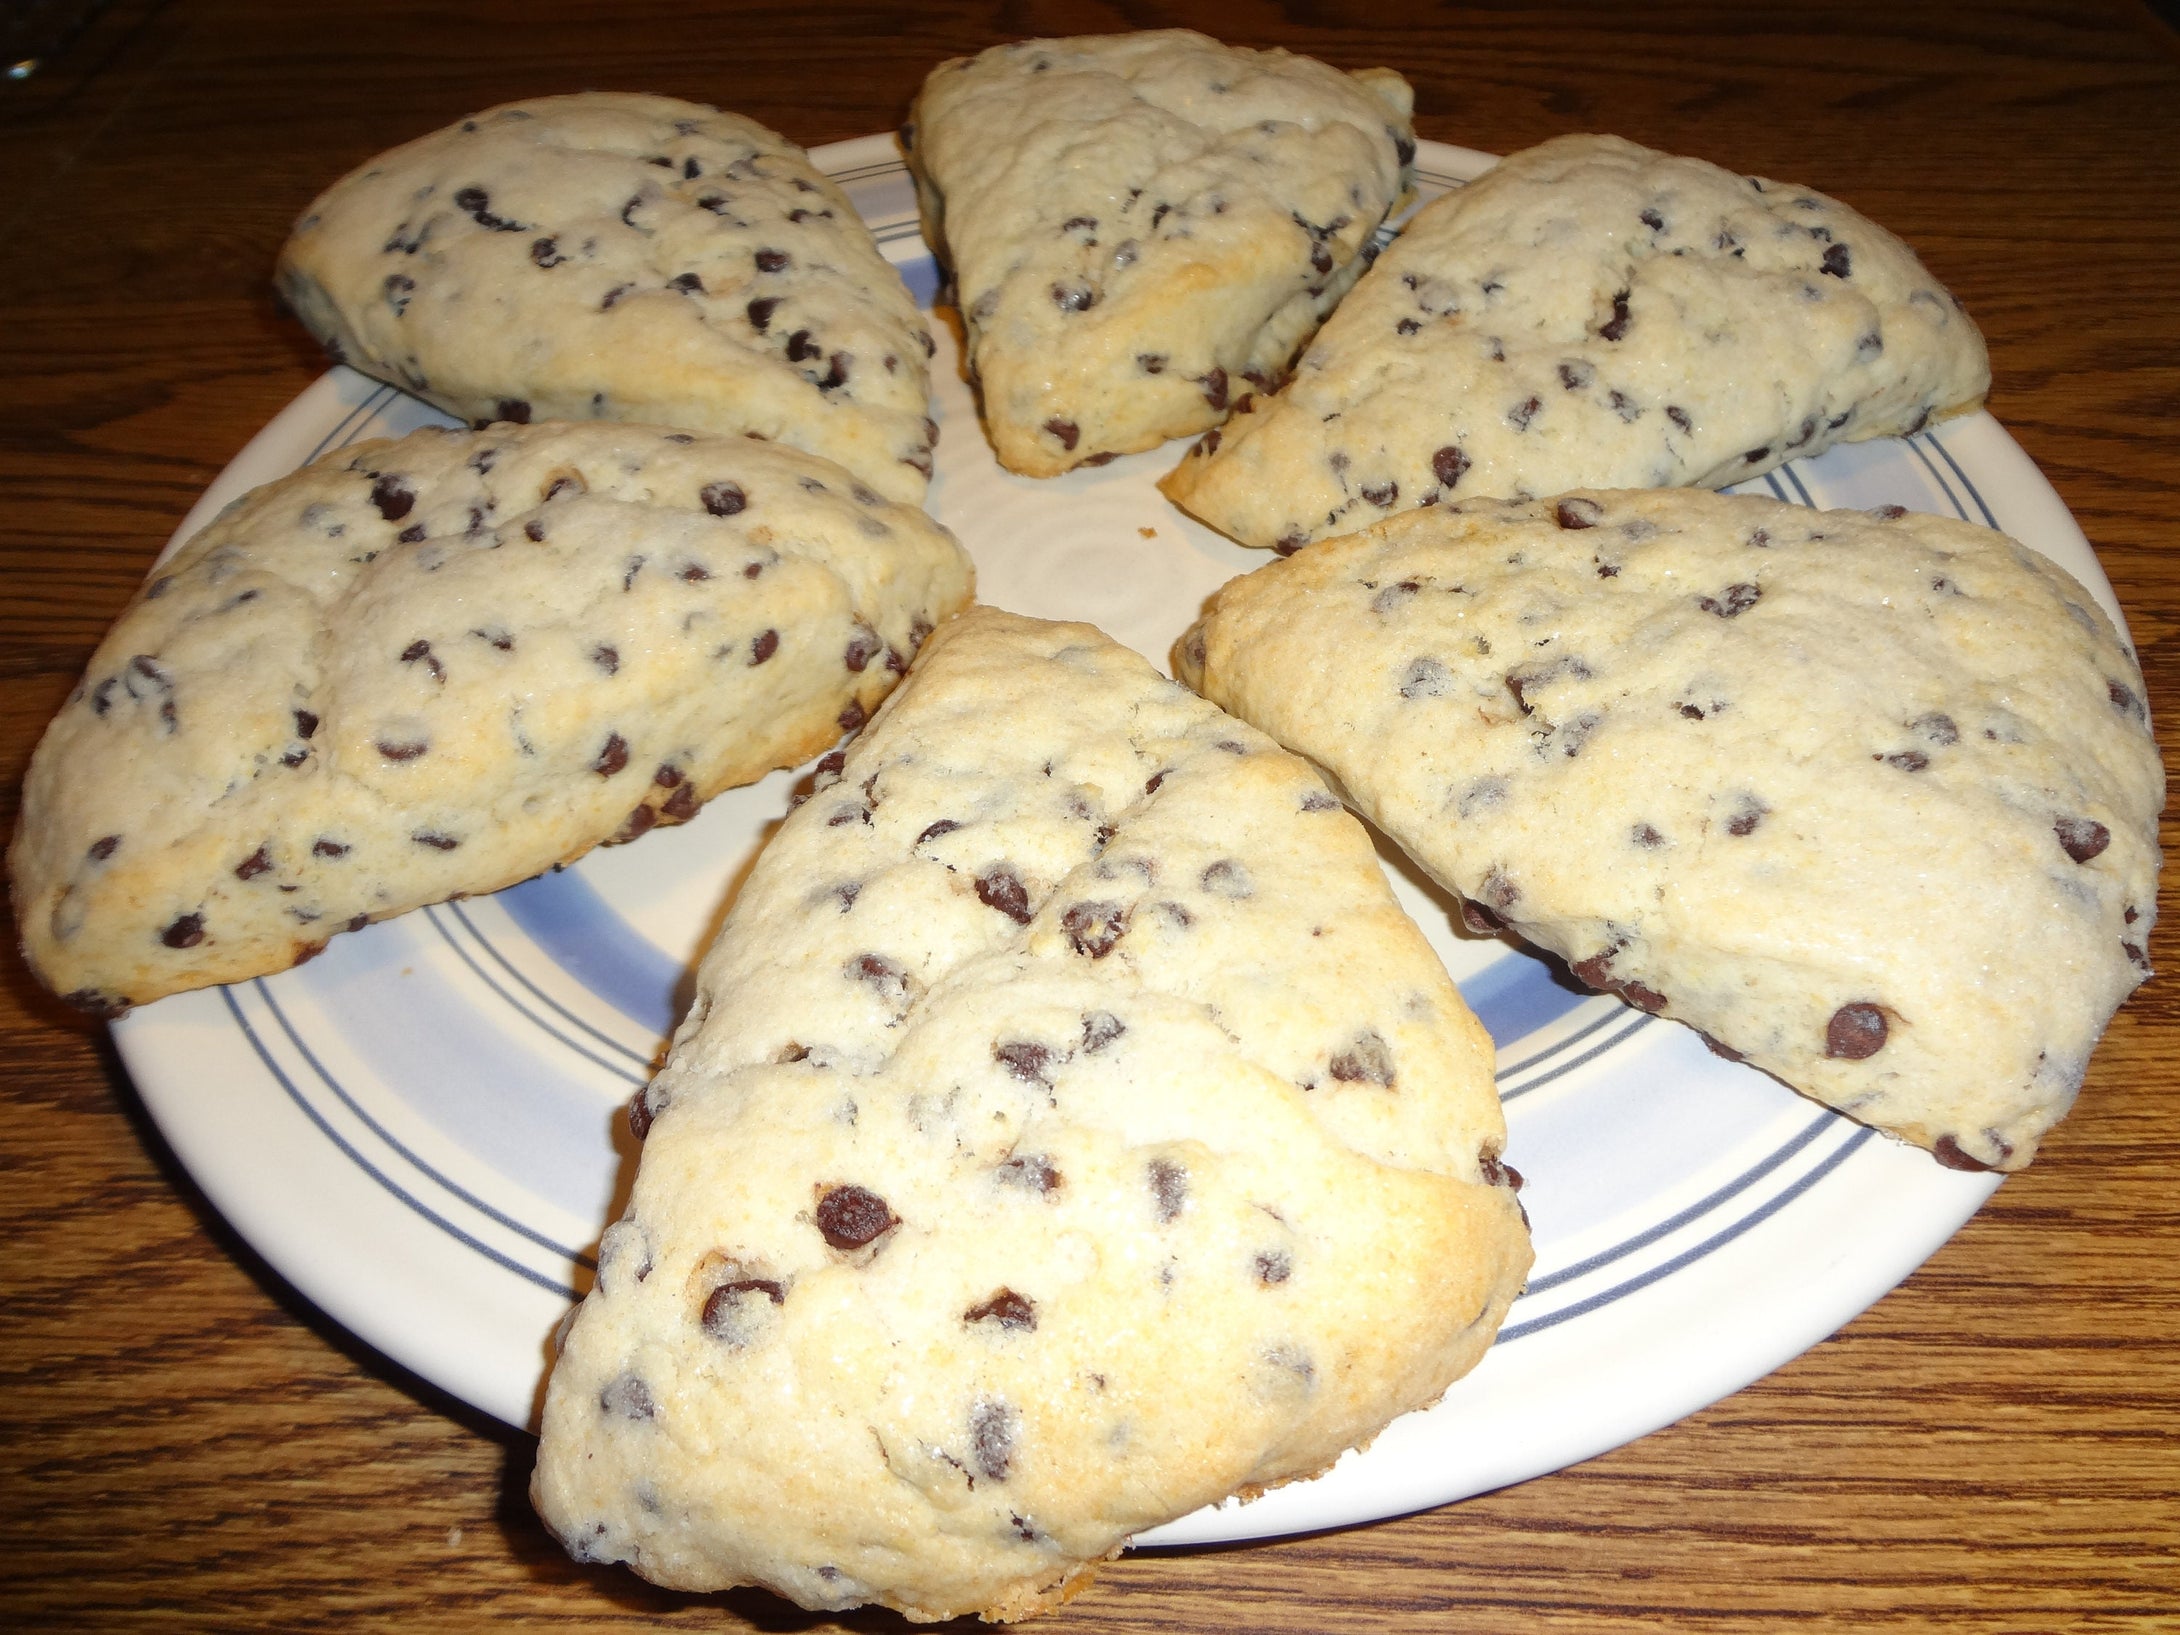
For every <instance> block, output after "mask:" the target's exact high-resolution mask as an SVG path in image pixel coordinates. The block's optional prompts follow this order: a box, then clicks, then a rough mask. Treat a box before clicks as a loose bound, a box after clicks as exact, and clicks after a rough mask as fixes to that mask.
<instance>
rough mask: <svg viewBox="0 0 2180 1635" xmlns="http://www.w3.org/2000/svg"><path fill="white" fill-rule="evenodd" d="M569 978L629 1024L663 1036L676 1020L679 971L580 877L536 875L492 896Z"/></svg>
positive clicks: (671, 1029) (678, 963)
mask: <svg viewBox="0 0 2180 1635" xmlns="http://www.w3.org/2000/svg"><path fill="white" fill-rule="evenodd" d="M493 900H494V901H495V902H497V903H498V904H499V905H500V907H502V908H504V909H505V910H506V911H507V917H508V918H509V919H511V920H513V921H514V922H515V924H517V925H518V926H520V927H521V928H522V929H523V931H524V932H526V933H527V934H528V935H529V937H530V939H531V941H533V942H535V943H536V944H537V945H538V947H539V948H540V949H541V950H542V951H543V952H544V953H545V955H546V957H547V958H549V959H551V960H552V961H553V963H554V964H556V965H558V966H559V967H560V968H561V969H562V970H564V971H566V972H567V973H568V975H570V976H572V977H574V978H575V980H576V981H578V982H580V983H582V984H583V986H584V987H586V988H588V989H589V990H590V991H591V992H592V993H594V994H596V995H597V996H598V997H599V998H600V999H603V1000H604V1001H605V1002H606V1003H607V1004H609V1005H611V1006H612V1007H613V1008H614V1009H615V1010H617V1011H619V1012H620V1013H621V1014H622V1015H623V1016H625V1017H627V1018H628V1019H629V1020H630V1021H631V1022H636V1023H640V1024H641V1025H642V1026H644V1027H647V1028H649V1029H650V1030H651V1031H652V1032H654V1033H657V1034H660V1035H664V1034H669V1033H672V1032H673V1031H674V1024H675V1023H676V1022H678V1021H680V1020H681V1007H680V1002H679V995H680V992H681V978H682V974H683V967H682V965H681V964H680V962H679V961H677V960H673V959H669V958H668V957H667V956H666V955H665V954H663V953H661V952H660V951H659V950H658V949H657V948H656V947H655V946H653V945H652V943H651V940H650V939H649V938H648V937H645V936H644V935H642V934H641V933H640V932H638V931H637V930H636V928H635V927H634V926H632V925H630V924H629V923H628V922H627V921H626V920H624V919H622V918H621V917H620V915H618V914H616V913H615V912H614V911H613V908H612V906H611V905H610V904H609V903H607V901H606V900H605V899H604V898H603V897H601V896H599V895H598V893H597V891H596V890H595V889H594V888H593V887H592V886H591V885H590V884H589V882H587V881H586V880H584V879H583V877H582V876H581V875H579V874H573V873H568V872H565V871H563V872H561V873H558V874H551V873H548V874H541V875H539V876H538V877H537V878H536V879H535V880H525V881H523V883H522V884H521V885H519V886H510V887H508V888H507V890H505V891H503V892H500V893H499V894H498V895H497V896H496V897H495V898H494V899H493Z"/></svg>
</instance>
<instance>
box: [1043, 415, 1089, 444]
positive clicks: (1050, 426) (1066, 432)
mask: <svg viewBox="0 0 2180 1635" xmlns="http://www.w3.org/2000/svg"><path fill="white" fill-rule="evenodd" d="M1044 429H1045V431H1046V433H1047V435H1049V436H1052V437H1055V438H1057V439H1059V444H1060V447H1062V448H1064V449H1067V450H1069V451H1072V450H1073V449H1074V447H1075V444H1076V443H1077V441H1079V440H1080V439H1081V437H1082V428H1081V427H1080V426H1078V425H1076V424H1075V422H1074V421H1072V420H1062V419H1061V418H1060V417H1059V416H1058V415H1054V416H1053V417H1052V418H1051V419H1050V420H1047V421H1046V422H1045V426H1044Z"/></svg>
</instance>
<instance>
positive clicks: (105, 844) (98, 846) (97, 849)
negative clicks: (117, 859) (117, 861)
mask: <svg viewBox="0 0 2180 1635" xmlns="http://www.w3.org/2000/svg"><path fill="white" fill-rule="evenodd" d="M120 846H121V837H120V836H119V835H100V836H99V837H98V838H97V839H96V840H94V841H92V842H91V844H90V845H89V846H88V847H87V848H86V849H85V852H84V855H85V856H86V857H88V858H90V860H91V861H92V862H94V863H103V862H105V861H106V859H107V858H109V857H111V856H113V854H114V853H115V852H116V851H117V850H119V849H120Z"/></svg>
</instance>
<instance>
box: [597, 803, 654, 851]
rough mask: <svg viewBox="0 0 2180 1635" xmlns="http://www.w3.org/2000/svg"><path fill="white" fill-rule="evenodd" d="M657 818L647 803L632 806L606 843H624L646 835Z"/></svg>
mask: <svg viewBox="0 0 2180 1635" xmlns="http://www.w3.org/2000/svg"><path fill="white" fill-rule="evenodd" d="M658 820H659V815H658V813H657V812H656V811H654V810H652V808H651V807H649V806H647V805H646V806H637V807H634V808H632V809H631V810H630V811H629V814H628V816H627V817H625V818H623V819H622V820H621V826H620V828H618V829H616V830H615V831H614V833H613V838H612V840H610V841H609V842H607V844H609V845H615V846H618V845H625V844H626V843H627V842H629V841H631V840H635V839H638V838H640V837H641V836H643V835H647V834H649V833H650V832H651V830H652V828H653V827H654V826H655V825H656V824H657V823H658Z"/></svg>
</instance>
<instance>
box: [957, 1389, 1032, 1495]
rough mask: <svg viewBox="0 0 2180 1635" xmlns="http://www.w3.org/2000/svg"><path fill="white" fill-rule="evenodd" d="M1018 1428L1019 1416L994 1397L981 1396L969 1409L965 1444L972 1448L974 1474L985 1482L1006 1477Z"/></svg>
mask: <svg viewBox="0 0 2180 1635" xmlns="http://www.w3.org/2000/svg"><path fill="white" fill-rule="evenodd" d="M1020 1428H1021V1421H1020V1417H1019V1416H1018V1415H1017V1414H1016V1413H1015V1411H1014V1410H1013V1409H1012V1408H1010V1407H1008V1406H1007V1405H1006V1404H1005V1403H1004V1402H1001V1401H999V1400H998V1399H997V1398H996V1397H984V1398H981V1399H979V1400H978V1402H977V1403H976V1405H975V1406H974V1407H972V1408H971V1409H970V1410H969V1444H970V1446H971V1447H972V1448H973V1449H974V1450H975V1454H976V1468H977V1473H978V1474H979V1475H981V1476H983V1477H984V1478H985V1479H986V1480H987V1481H993V1482H1003V1481H1005V1480H1006V1479H1007V1472H1008V1470H1009V1469H1010V1468H1012V1466H1013V1463H1014V1444H1015V1439H1016V1438H1017V1436H1018V1435H1019V1434H1020Z"/></svg>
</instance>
